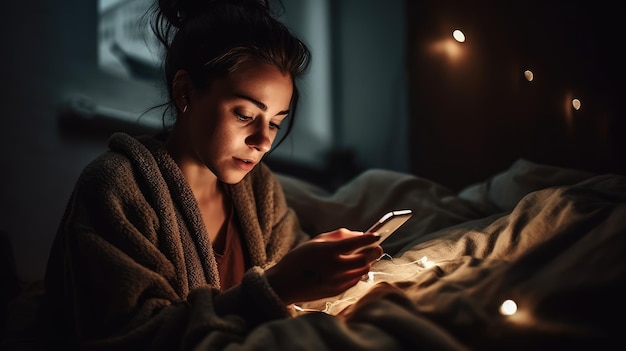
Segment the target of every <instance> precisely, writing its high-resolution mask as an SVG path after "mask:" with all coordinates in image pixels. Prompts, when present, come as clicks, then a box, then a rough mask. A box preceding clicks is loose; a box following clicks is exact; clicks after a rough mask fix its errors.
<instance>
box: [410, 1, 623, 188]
mask: <svg viewBox="0 0 626 351" xmlns="http://www.w3.org/2000/svg"><path fill="white" fill-rule="evenodd" d="M406 6H407V11H406V14H407V25H408V28H409V29H408V37H409V39H408V40H409V44H408V49H407V52H408V55H407V65H408V69H409V72H410V74H409V79H410V82H409V109H410V112H409V115H410V117H409V118H410V136H409V144H410V145H411V146H410V162H411V172H413V173H415V174H418V175H422V176H425V177H428V178H431V179H434V180H437V181H439V182H441V183H443V184H445V185H448V186H450V187H452V188H456V189H459V188H461V187H463V186H465V185H468V184H470V183H472V182H476V181H481V180H483V179H485V177H487V176H489V175H491V174H493V173H494V172H497V171H501V170H504V169H505V168H506V167H508V166H509V165H510V164H511V163H512V162H513V161H514V160H516V159H517V158H521V157H524V158H527V159H529V160H531V161H535V162H540V163H549V164H553V165H559V166H566V167H574V168H581V169H587V170H592V171H597V172H620V173H623V172H624V170H625V160H624V154H623V151H622V150H626V147H625V143H624V141H623V140H624V137H623V134H624V131H625V130H626V123H625V121H624V107H623V106H622V105H621V101H620V100H621V96H622V91H623V89H622V88H621V85H622V80H623V78H624V68H623V62H624V54H623V53H622V51H623V50H621V49H620V45H621V43H623V38H624V37H623V35H624V34H625V30H624V28H622V27H621V24H620V23H621V21H622V19H621V16H622V14H623V12H621V11H618V6H617V4H614V3H613V2H609V1H605V0H602V1H577V2H568V3H561V2H555V1H551V2H550V1H548V2H546V1H538V0H530V1H495V0H481V1H472V2H467V1H460V0H459V1H446V2H440V1H428V2H423V1H406ZM457 28H458V29H461V30H463V31H464V33H465V35H466V38H467V40H466V41H465V42H464V43H462V44H458V45H457V46H458V47H459V48H460V50H461V51H462V54H463V55H464V56H462V57H460V58H458V59H457V60H452V59H450V58H449V57H447V56H446V55H444V54H443V53H442V52H439V51H437V50H434V49H433V45H434V43H436V42H437V41H439V40H442V39H444V38H450V36H451V34H452V31H453V30H454V29H457ZM526 69H531V70H532V71H533V72H534V74H535V79H534V80H533V81H532V82H528V81H527V80H526V79H525V78H524V76H523V72H524V70H526ZM574 97H575V98H579V99H580V100H581V102H582V107H581V109H580V110H578V111H575V110H573V109H572V108H571V105H570V104H568V101H570V100H571V99H572V98H574Z"/></svg>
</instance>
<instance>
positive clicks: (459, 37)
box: [452, 29, 465, 43]
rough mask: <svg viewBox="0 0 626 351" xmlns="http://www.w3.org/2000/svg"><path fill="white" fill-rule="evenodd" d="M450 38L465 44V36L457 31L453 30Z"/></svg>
mask: <svg viewBox="0 0 626 351" xmlns="http://www.w3.org/2000/svg"><path fill="white" fill-rule="evenodd" d="M452 37H453V38H454V39H455V40H456V41H458V42H459V43H463V42H465V34H463V32H461V31H460V30H458V29H455V30H454V32H452Z"/></svg>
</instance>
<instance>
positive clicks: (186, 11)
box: [158, 0, 269, 27]
mask: <svg viewBox="0 0 626 351" xmlns="http://www.w3.org/2000/svg"><path fill="white" fill-rule="evenodd" d="M158 4H159V9H160V11H161V13H162V14H163V16H164V17H165V18H167V20H168V21H169V22H170V23H171V24H172V25H173V26H175V27H181V26H182V25H183V24H184V23H185V22H186V21H188V20H189V19H190V18H193V17H197V16H201V15H202V14H205V13H207V12H212V11H214V10H215V9H217V8H220V7H231V6H233V7H248V8H251V9H252V8H254V9H256V10H259V11H263V12H266V13H269V3H268V1H266V0H158Z"/></svg>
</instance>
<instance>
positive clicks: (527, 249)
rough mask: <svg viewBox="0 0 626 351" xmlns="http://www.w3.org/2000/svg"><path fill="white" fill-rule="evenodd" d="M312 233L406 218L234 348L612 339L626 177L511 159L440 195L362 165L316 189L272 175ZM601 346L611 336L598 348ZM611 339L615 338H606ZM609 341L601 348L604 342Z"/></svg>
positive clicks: (543, 345) (580, 343) (583, 343)
mask: <svg viewBox="0 0 626 351" xmlns="http://www.w3.org/2000/svg"><path fill="white" fill-rule="evenodd" d="M280 180H281V183H282V185H283V187H284V190H285V193H286V196H287V201H288V203H289V204H290V205H291V206H292V207H293V208H294V209H295V210H296V212H297V213H298V215H299V218H300V220H301V224H302V226H303V227H304V228H305V229H306V230H308V231H309V232H311V233H320V232H325V231H328V230H331V229H334V228H337V227H347V228H350V229H355V230H364V229H366V228H367V227H369V224H371V223H373V222H374V221H375V220H376V219H378V218H379V217H380V216H381V215H382V214H383V213H386V212H387V211H389V210H392V209H405V208H406V209H412V210H413V212H414V215H413V217H412V218H411V219H410V220H409V221H408V222H407V223H406V224H405V225H404V226H402V227H401V228H400V229H399V230H398V231H397V232H396V233H394V234H393V235H392V236H391V237H390V238H389V239H387V240H386V241H385V242H383V248H384V252H385V254H384V255H383V257H381V259H380V260H379V261H378V262H376V263H375V264H374V265H373V267H372V270H371V272H370V274H369V275H368V276H367V277H364V278H363V279H362V281H361V282H359V283H358V284H357V285H356V286H355V287H353V288H351V289H349V290H348V291H346V292H345V293H343V294H341V295H339V296H335V297H332V298H328V299H323V300H319V301H313V302H309V303H306V304H301V305H296V306H294V310H295V312H294V313H296V314H297V316H296V317H295V318H293V319H287V320H280V321H274V322H271V323H268V324H265V325H262V326H260V327H259V328H257V329H255V330H254V331H253V332H252V333H251V334H250V335H249V336H248V337H247V338H246V339H245V342H244V343H243V344H240V345H237V346H233V349H246V350H247V349H258V350H261V349H262V350H269V349H272V350H295V349H298V350H330V349H332V350H406V349H409V350H504V349H506V350H529V349H532V350H566V349H582V348H589V347H593V348H596V349H609V348H610V349H613V348H616V347H617V345H619V344H622V343H623V342H620V341H621V339H623V337H622V336H621V335H620V333H621V332H622V329H623V326H624V323H623V321H622V319H621V318H622V316H623V314H624V312H625V306H626V303H624V300H623V297H624V296H625V295H626V294H625V293H626V289H625V286H626V284H625V283H626V262H625V259H624V257H625V255H624V253H625V252H626V221H625V220H624V218H626V177H624V176H622V175H618V174H594V173H590V172H585V171H580V170H575V169H568V168H561V167H554V166H550V165H543V164H537V163H533V162H531V161H528V160H525V159H519V160H517V161H516V162H515V163H513V164H512V165H511V166H510V168H508V169H506V170H503V171H502V172H500V173H498V174H494V175H493V176H491V177H489V178H488V179H486V180H485V181H483V182H479V183H476V184H473V185H470V186H468V187H466V188H464V189H462V190H461V191H459V192H452V191H451V190H449V189H447V188H446V187H443V186H441V185H439V184H437V183H435V182H433V181H430V180H428V179H423V178H420V177H417V176H414V175H410V174H405V173H398V172H394V171H386V170H368V171H366V172H364V173H362V174H360V175H359V176H357V177H356V178H354V179H353V180H351V181H349V182H347V183H346V184H345V185H343V186H342V187H340V188H338V189H337V190H336V191H333V192H328V191H325V190H323V189H321V188H319V187H316V186H315V185H312V184H311V183H308V182H304V181H301V180H299V179H296V178H293V177H290V176H284V175H281V176H280ZM610 345H611V346H610ZM613 345H614V346H613ZM609 346H610V347H609Z"/></svg>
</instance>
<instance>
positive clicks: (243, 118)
mask: <svg viewBox="0 0 626 351" xmlns="http://www.w3.org/2000/svg"><path fill="white" fill-rule="evenodd" d="M236 115H237V119H239V120H240V121H244V122H245V121H251V120H252V118H253V117H251V116H246V115H242V114H241V113H236Z"/></svg>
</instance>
